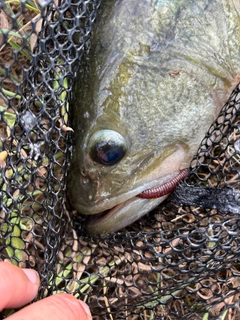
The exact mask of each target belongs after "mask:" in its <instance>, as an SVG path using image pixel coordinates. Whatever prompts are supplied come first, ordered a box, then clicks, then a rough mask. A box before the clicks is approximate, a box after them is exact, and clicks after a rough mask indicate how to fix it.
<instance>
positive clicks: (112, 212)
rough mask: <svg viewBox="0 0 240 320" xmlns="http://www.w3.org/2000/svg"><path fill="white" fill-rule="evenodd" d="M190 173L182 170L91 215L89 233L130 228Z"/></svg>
mask: <svg viewBox="0 0 240 320" xmlns="http://www.w3.org/2000/svg"><path fill="white" fill-rule="evenodd" d="M188 173H189V171H188V169H182V170H180V171H179V172H177V173H175V174H174V175H173V176H172V177H171V178H169V179H167V180H165V181H164V182H163V183H160V184H159V185H157V186H154V187H152V188H149V189H146V190H144V191H142V192H140V193H137V194H136V195H134V196H132V197H131V198H129V199H127V200H126V201H124V202H121V203H119V204H117V205H115V206H114V207H112V208H110V209H107V210H105V211H102V212H100V213H96V214H94V215H91V216H90V217H88V218H87V220H86V223H85V227H86V229H87V231H88V233H89V234H104V233H110V232H116V231H118V230H120V229H122V228H124V227H126V226H128V225H129V224H131V223H133V222H134V221H136V220H138V219H139V218H141V217H142V216H143V215H145V214H146V213H147V212H149V211H150V210H151V209H153V208H154V207H156V206H157V205H158V204H160V203H161V202H162V201H163V200H165V199H166V198H167V196H168V195H169V194H170V193H171V192H172V191H173V189H174V188H175V187H176V186H177V185H178V184H179V182H180V181H182V180H183V179H184V178H185V177H187V175H188Z"/></svg>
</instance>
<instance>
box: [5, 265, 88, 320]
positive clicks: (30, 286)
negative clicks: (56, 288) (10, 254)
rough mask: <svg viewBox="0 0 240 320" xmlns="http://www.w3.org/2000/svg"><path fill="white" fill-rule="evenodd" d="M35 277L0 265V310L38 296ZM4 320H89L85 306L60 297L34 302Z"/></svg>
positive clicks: (20, 270) (26, 271) (64, 294)
mask: <svg viewBox="0 0 240 320" xmlns="http://www.w3.org/2000/svg"><path fill="white" fill-rule="evenodd" d="M39 283H40V282H39V276H38V274H37V273H36V272H35V271H34V270H32V269H20V268H18V267H16V266H13V265H11V264H10V263H7V262H0V310H3V309H9V308H19V307H21V306H24V305H25V304H27V303H29V302H30V301H32V300H33V299H34V298H35V297H36V295H37V292H38V288H39ZM7 319H8V320H20V319H24V320H32V319H34V320H46V319H51V320H66V319H68V320H91V319H92V317H91V315H90V311H89V308H88V306H87V305H86V304H85V303H84V302H82V301H80V300H77V299H76V298H74V297H73V296H71V295H70V294H66V293H60V294H56V295H53V296H51V297H47V298H45V299H43V300H40V301H37V302H35V303H33V304H31V305H29V306H27V307H25V308H23V309H21V310H20V311H18V312H16V313H14V314H13V315H11V316H9V317H8V318H7Z"/></svg>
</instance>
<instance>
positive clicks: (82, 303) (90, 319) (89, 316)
mask: <svg viewBox="0 0 240 320" xmlns="http://www.w3.org/2000/svg"><path fill="white" fill-rule="evenodd" d="M78 302H79V303H80V305H81V306H82V307H83V309H84V310H85V312H86V314H87V315H88V319H89V320H92V315H91V312H90V309H89V307H88V305H86V303H85V302H83V301H81V300H78Z"/></svg>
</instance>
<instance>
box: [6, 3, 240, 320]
mask: <svg viewBox="0 0 240 320" xmlns="http://www.w3.org/2000/svg"><path fill="white" fill-rule="evenodd" d="M99 6H100V0H95V1H88V0H80V1H72V2H70V1H65V2H52V1H49V2H47V1H39V2H38V3H37V2H31V1H26V2H18V1H12V2H5V3H4V2H1V12H0V22H1V33H0V41H1V51H0V82H1V86H0V87H1V96H0V99H1V104H0V112H1V113H0V114H1V123H0V138H1V140H0V165H1V176H0V184H1V193H0V202H1V203H0V209H1V211H0V258H1V260H4V261H6V260H8V261H11V262H12V263H13V264H15V265H18V266H20V267H31V268H34V269H36V270H37V271H38V272H39V273H40V276H41V288H40V291H39V295H38V299H42V298H44V297H46V296H48V295H52V294H55V293H58V292H68V293H71V294H73V295H74V296H76V297H77V298H79V299H83V300H84V301H86V302H87V303H88V304H89V306H90V309H91V312H92V314H93V319H110V320H111V319H166V320H170V319H179V318H180V319H194V320H195V319H239V318H240V311H239V285H240V277H239V275H240V243H239V242H240V241H239V230H240V229H239V227H240V217H239V213H240V209H239V207H240V206H239V203H240V193H239V192H240V191H239V187H240V186H239V180H240V179H239V169H240V111H239V103H240V87H239V86H237V87H236V88H235V90H234V91H233V93H232V95H231V96H230V98H229V101H228V102H227V104H226V105H225V106H224V107H223V109H222V111H221V113H220V115H219V117H218V118H217V120H216V121H215V122H214V123H213V125H212V126H211V128H210V129H209V131H208V133H207V134H206V136H205V138H204V139H203V141H202V143H201V145H200V147H199V150H198V153H197V155H196V156H195V157H194V159H193V161H192V163H191V167H190V175H189V176H188V178H186V180H185V181H184V182H183V183H182V184H180V186H179V187H178V188H177V189H176V191H175V192H174V193H173V195H172V196H171V198H170V199H169V200H168V201H167V202H165V203H164V204H163V205H162V206H161V207H159V208H157V209H155V210H154V211H153V212H151V213H149V214H148V215H147V216H145V217H144V218H142V219H141V220H140V221H137V222H136V223H134V224H133V225H130V226H129V227H127V228H125V229H124V230H121V231H119V232H116V233H114V234H109V235H101V236H95V237H92V236H89V235H88V234H87V233H86V232H85V230H84V227H83V220H84V218H82V217H80V216H79V215H77V214H76V212H74V211H71V210H70V209H69V208H68V206H67V205H66V203H67V201H66V176H67V170H68V166H69V162H70V159H71V153H72V147H71V135H72V132H71V119H70V117H69V99H70V92H71V88H72V85H73V83H74V77H75V76H76V72H77V71H78V69H79V68H80V65H81V64H80V62H81V58H82V55H83V53H84V52H87V50H88V47H89V44H90V42H89V39H90V35H91V30H92V26H93V24H94V21H95V18H96V16H97V14H98V11H99ZM98 18H101V12H100V13H99V16H98ZM16 285H17V284H16ZM10 312H12V311H10ZM8 314H9V311H4V312H2V315H1V316H2V318H4V317H6V316H7V315H8Z"/></svg>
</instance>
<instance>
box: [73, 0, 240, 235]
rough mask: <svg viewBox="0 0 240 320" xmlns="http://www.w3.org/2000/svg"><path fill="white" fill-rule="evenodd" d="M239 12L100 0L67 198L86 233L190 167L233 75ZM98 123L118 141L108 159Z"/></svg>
mask: <svg viewBox="0 0 240 320" xmlns="http://www.w3.org/2000/svg"><path fill="white" fill-rule="evenodd" d="M239 12H240V1H239V0H238V1H237V0H236V1H230V0H229V1H227V0H225V1H223V0H208V1H207V0H198V1H197V0H190V1H183V0H182V1H181V0H180V1H179V0H178V1H177V0H171V1H170V0H169V1H167V0H166V1H158V0H144V1H139V0H131V1H129V0H120V1H111V0H105V1H103V3H102V12H101V14H100V18H99V19H98V22H97V25H96V30H95V34H94V37H93V40H92V44H91V49H90V53H89V57H88V59H86V60H87V61H86V63H85V66H84V67H83V68H82V69H81V72H80V73H79V75H78V77H77V81H76V84H75V88H74V91H73V100H72V103H71V108H72V114H73V115H74V116H73V123H72V127H73V129H74V132H75V146H74V148H75V150H74V156H73V160H72V163H71V169H70V173H69V178H68V196H69V200H70V203H71V205H72V206H73V207H74V208H75V209H76V210H77V211H78V212H80V213H83V214H86V215H91V218H90V221H89V222H88V225H87V228H88V230H89V232H90V233H106V232H111V231H116V230H119V229H121V228H122V227H124V226H126V225H128V224H130V223H132V222H133V221H135V220H136V219H139V218H140V217H141V216H142V215H143V214H145V213H147V212H149V211H150V210H151V209H152V208H154V207H155V206H157V205H158V204H159V203H160V202H162V201H163V200H164V199H165V198H166V196H164V197H162V198H158V199H153V200H148V199H139V198H137V197H136V195H137V194H139V193H140V192H142V191H143V190H145V189H147V188H151V187H154V186H155V185H157V184H161V183H164V182H165V181H167V180H168V179H170V178H171V177H173V176H174V175H176V174H177V173H178V172H179V170H180V169H182V168H186V167H188V165H189V162H190V160H191V159H192V157H193V155H194V154H195V152H196V151H197V148H198V145H199V143H200V141H201V139H202V138H203V137H204V134H205V132H206V131H207V130H208V128H209V126H210V125H211V123H212V121H213V120H214V119H215V117H216V116H217V114H218V112H219V109H220V108H221V107H222V106H223V105H224V103H225V102H226V100H227V98H228V96H229V94H230V92H231V90H232V88H233V87H234V86H235V84H236V83H237V81H238V80H239V71H240V70H239V69H240V63H239V62H240V58H239V57H240V52H239V51H240V46H239V43H240V19H239ZM102 130H112V131H113V132H117V133H120V135H121V136H122V137H123V140H124V141H125V146H126V154H125V155H124V156H123V158H122V159H121V160H119V161H118V162H117V163H115V164H114V165H105V164H102V163H97V162H96V161H95V160H94V159H93V155H92V154H93V152H92V151H91V146H90V144H91V143H92V142H91V139H92V137H95V133H96V132H102ZM90 142H91V143H90ZM112 208H113V209H112ZM105 210H109V211H108V214H107V215H106V214H105V213H102V214H100V215H98V214H99V213H101V212H104V211H105Z"/></svg>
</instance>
